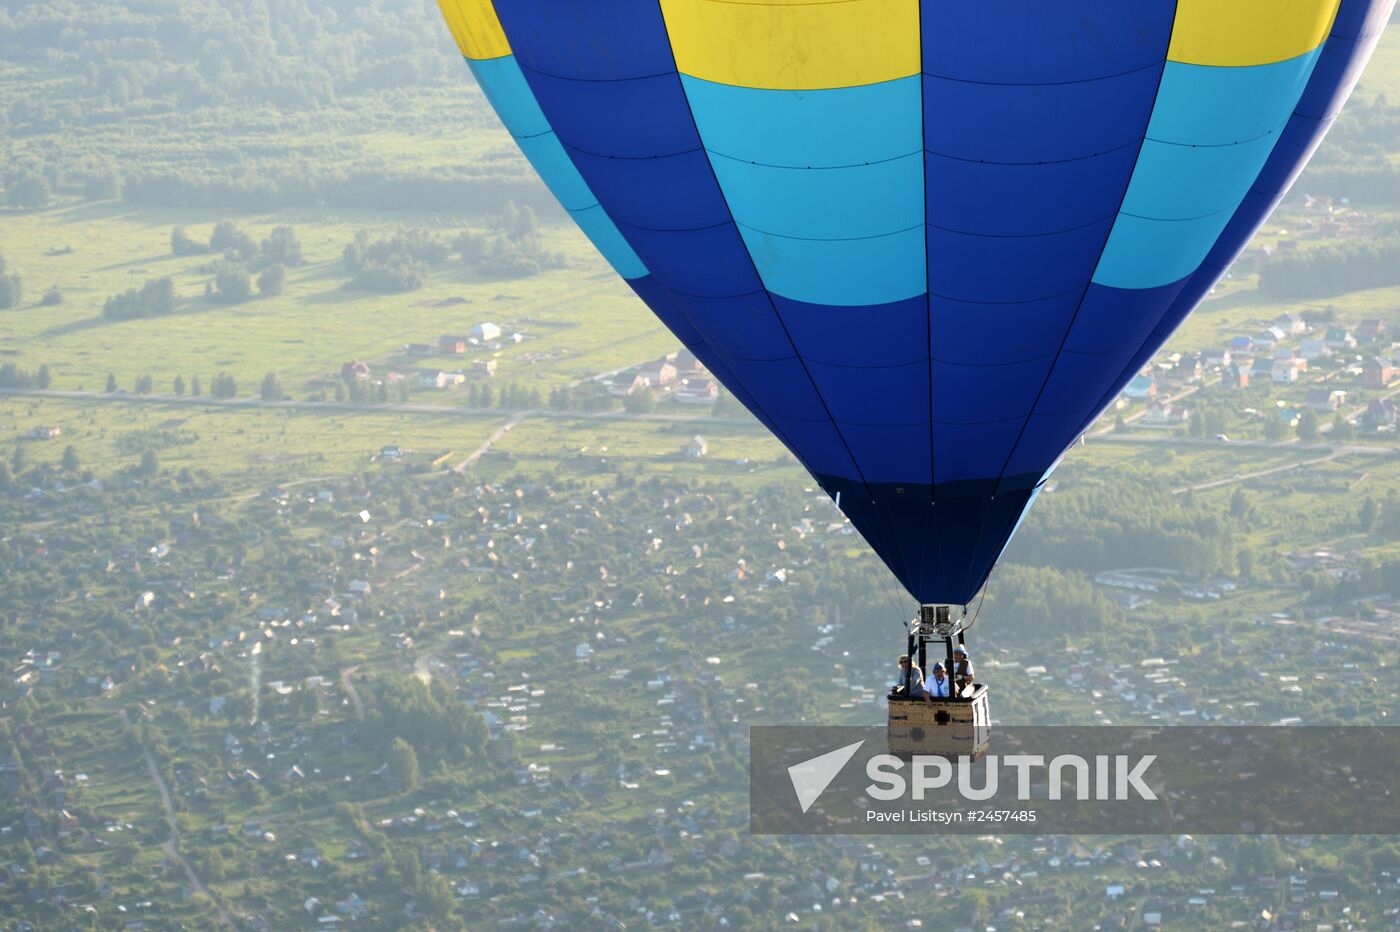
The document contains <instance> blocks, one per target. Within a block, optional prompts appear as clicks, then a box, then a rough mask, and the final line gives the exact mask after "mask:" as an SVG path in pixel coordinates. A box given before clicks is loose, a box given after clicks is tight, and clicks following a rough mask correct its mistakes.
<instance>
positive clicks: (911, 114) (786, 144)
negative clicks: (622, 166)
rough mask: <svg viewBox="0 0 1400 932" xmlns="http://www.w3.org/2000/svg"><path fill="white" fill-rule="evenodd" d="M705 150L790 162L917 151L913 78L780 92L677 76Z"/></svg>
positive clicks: (916, 79)
mask: <svg viewBox="0 0 1400 932" xmlns="http://www.w3.org/2000/svg"><path fill="white" fill-rule="evenodd" d="M681 83H682V85H683V86H684V87H685V94H686V98H687V99H688V100H689V102H690V110H691V113H693V114H694V115H695V124H696V126H698V127H699V128H700V137H701V139H703V140H704V141H705V148H707V149H709V150H710V151H711V152H717V153H720V154H722V155H727V156H729V157H730V158H734V159H740V160H743V161H748V162H762V163H764V164H766V165H787V166H791V167H795V168H808V167H813V168H818V167H821V168H829V167H832V166H836V165H862V164H864V163H866V162H878V161H883V160H885V159H892V158H898V157H899V156H902V155H908V154H910V153H911V152H919V151H921V150H922V149H923V145H924V142H923V139H924V137H923V105H922V100H923V98H922V95H921V90H920V88H921V85H920V76H919V75H911V76H910V77H907V78H899V79H897V80H894V81H884V82H881V83H879V84H867V85H864V86H861V87H838V88H830V89H826V90H816V91H785V90H770V89H765V88H752V87H732V86H730V85H728V84H715V83H713V82H711V81H702V80H701V79H699V78H692V77H689V76H687V75H681Z"/></svg>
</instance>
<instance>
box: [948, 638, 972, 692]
mask: <svg viewBox="0 0 1400 932" xmlns="http://www.w3.org/2000/svg"><path fill="white" fill-rule="evenodd" d="M976 675H977V674H976V673H974V672H973V670H972V658H971V657H969V656H968V655H967V648H966V647H963V646H962V645H961V644H957V645H955V646H954V647H953V685H954V686H955V687H957V691H958V692H959V693H961V692H962V691H963V690H964V689H966V688H967V687H969V686H971V685H972V681H973V678H974V677H975V676H976Z"/></svg>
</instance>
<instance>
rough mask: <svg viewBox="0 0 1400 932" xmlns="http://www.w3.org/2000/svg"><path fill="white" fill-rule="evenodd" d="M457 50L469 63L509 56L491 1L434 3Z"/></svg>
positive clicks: (457, 0) (499, 22) (506, 43)
mask: <svg viewBox="0 0 1400 932" xmlns="http://www.w3.org/2000/svg"><path fill="white" fill-rule="evenodd" d="M438 6H439V7H441V8H442V15H443V18H444V19H446V20H447V28H448V29H450V30H452V38H454V39H456V40H457V48H458V49H460V50H461V52H462V54H463V55H464V56H466V57H467V58H470V59H472V60H473V61H482V60H483V59H487V58H500V57H501V56H503V55H509V54H510V43H509V42H507V41H506V33H505V30H503V29H502V28H501V20H500V18H499V17H497V16H496V7H495V6H494V5H492V2H491V0H438Z"/></svg>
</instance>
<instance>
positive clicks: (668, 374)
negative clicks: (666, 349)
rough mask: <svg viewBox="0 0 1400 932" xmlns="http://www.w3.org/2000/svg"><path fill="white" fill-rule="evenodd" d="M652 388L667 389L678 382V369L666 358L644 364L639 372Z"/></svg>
mask: <svg viewBox="0 0 1400 932" xmlns="http://www.w3.org/2000/svg"><path fill="white" fill-rule="evenodd" d="M638 375H640V376H641V377H642V378H643V379H645V380H646V383H647V385H649V386H651V387H652V388H665V387H666V386H668V385H670V384H671V383H672V382H674V381H675V380H676V367H675V366H673V365H671V363H670V362H669V361H668V360H666V359H665V358H662V359H653V360H652V361H651V362H648V363H643V364H642V368H641V370H640V371H639V372H638Z"/></svg>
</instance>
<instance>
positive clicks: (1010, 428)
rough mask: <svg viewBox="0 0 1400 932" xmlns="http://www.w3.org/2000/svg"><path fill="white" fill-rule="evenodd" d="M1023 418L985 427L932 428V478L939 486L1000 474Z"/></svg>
mask: <svg viewBox="0 0 1400 932" xmlns="http://www.w3.org/2000/svg"><path fill="white" fill-rule="evenodd" d="M1025 421H1026V417H1025V415H1024V414H1023V415H1021V416H1019V417H1016V418H1013V419H1011V420H1008V421H1000V422H992V423H985V424H944V423H940V422H935V423H934V425H933V476H934V480H935V481H936V482H938V483H939V484H940V485H941V484H943V483H945V482H957V481H962V480H970V479H986V478H987V477H988V476H999V475H1001V471H1002V469H1003V468H1004V467H1005V466H1006V460H1007V458H1008V457H1009V456H1011V449H1012V447H1014V446H1015V445H1016V438H1017V437H1018V436H1020V434H1021V425H1022V424H1024V423H1025Z"/></svg>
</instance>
